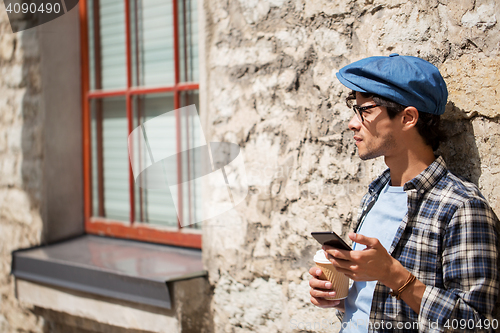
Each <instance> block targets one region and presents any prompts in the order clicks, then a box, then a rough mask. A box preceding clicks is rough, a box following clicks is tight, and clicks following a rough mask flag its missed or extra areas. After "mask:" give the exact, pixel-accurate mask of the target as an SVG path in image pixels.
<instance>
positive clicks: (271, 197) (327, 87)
mask: <svg viewBox="0 0 500 333" xmlns="http://www.w3.org/2000/svg"><path fill="white" fill-rule="evenodd" d="M203 9H204V24H205V29H206V32H205V46H204V50H205V53H206V54H205V57H204V62H205V64H204V69H205V71H206V82H202V84H204V85H205V86H206V98H205V99H204V100H203V101H202V103H206V105H205V107H206V110H207V111H206V128H207V129H208V136H209V137H210V138H211V140H212V141H229V142H234V143H237V144H239V145H240V146H241V147H243V150H244V154H245V163H246V171H247V175H248V177H249V182H250V185H251V186H250V194H249V195H248V197H247V199H246V202H244V203H242V204H241V205H239V206H238V207H237V209H235V210H233V211H231V212H229V213H227V214H225V215H224V216H222V217H220V218H218V219H216V220H215V221H209V222H207V223H205V225H204V234H203V242H204V243H203V254H204V260H205V265H206V267H207V269H208V270H209V272H210V282H211V284H212V285H213V286H214V288H215V289H214V298H213V301H212V308H213V311H214V323H215V328H216V332H298V331H300V329H305V331H315V332H323V331H325V332H326V331H329V332H332V331H335V330H333V329H332V328H331V327H329V326H328V322H329V321H334V320H335V318H334V317H335V316H334V314H333V311H332V310H323V309H318V308H315V307H314V306H312V305H311V304H310V302H309V288H308V280H309V278H310V276H309V275H308V273H307V271H308V269H309V267H310V266H311V265H312V260H311V259H312V256H313V253H314V252H315V251H316V250H317V249H318V245H317V244H316V242H315V241H314V240H313V239H312V238H311V237H310V232H311V231H317V230H335V231H337V232H341V233H343V234H345V233H346V232H347V231H348V229H349V226H350V224H351V223H352V221H353V219H354V218H355V216H356V213H357V209H358V205H359V201H360V198H361V196H362V195H363V194H364V192H365V190H366V185H367V184H369V182H370V181H371V180H373V179H374V178H375V177H376V175H377V174H378V173H379V172H380V171H381V170H383V169H385V165H384V163H383V161H382V160H381V159H378V160H374V161H367V162H362V161H360V159H359V158H358V157H357V153H356V149H355V145H354V144H353V140H352V134H351V133H349V132H350V131H349V130H348V129H347V123H348V121H349V119H350V118H351V116H352V111H351V110H349V109H347V107H346V106H345V104H344V102H343V99H344V97H345V95H346V92H347V90H346V89H345V88H344V87H343V86H342V85H341V84H340V83H339V82H338V81H337V80H336V79H335V78H334V74H335V72H336V71H337V70H338V69H339V68H341V67H342V66H344V65H347V64H349V63H351V62H353V61H355V60H358V59H361V58H364V57H367V56H372V55H389V54H390V53H393V52H396V53H400V54H402V55H414V56H420V57H422V58H424V59H427V60H429V61H430V62H432V63H434V64H435V65H436V66H438V67H439V68H440V70H441V71H442V74H443V76H444V78H445V80H446V82H447V83H448V88H449V92H450V96H449V103H448V105H447V111H446V113H445V115H444V119H445V121H444V126H445V128H446V129H447V131H448V134H449V136H450V137H449V139H448V141H447V142H446V143H445V144H444V145H443V146H442V148H441V150H440V153H441V154H442V155H443V156H444V157H445V160H446V161H447V162H448V164H449V167H450V168H451V169H452V170H454V171H456V172H458V173H460V174H462V175H464V176H467V177H469V178H471V179H472V180H473V181H475V182H476V183H477V184H478V185H479V186H480V188H481V190H482V192H483V194H484V195H485V196H486V198H487V199H488V200H489V202H490V203H491V205H492V206H493V208H494V210H495V212H496V213H497V215H500V201H499V200H498V199H499V195H500V188H499V186H497V185H498V183H499V181H500V173H499V170H500V158H499V156H498V145H497V142H498V141H499V140H500V125H499V111H498V110H499V108H498V92H499V91H500V89H499V88H500V85H499V80H498V77H499V74H500V73H499V70H500V67H499V65H500V58H499V46H500V44H499V41H500V31H499V30H500V25H499V24H498V23H497V19H500V3H498V2H495V1H492V0H477V1H472V0H457V1H451V0H439V1H438V0H420V1H411V2H407V1H402V0H389V1H387V0H364V1H348V0H337V1H327V0H288V1H286V0H268V1H248V0H245V1H244V0H233V1H227V0H209V1H208V0H207V1H204V4H203ZM221 225H222V226H221ZM496 316H497V318H498V317H499V314H498V308H497V314H496ZM307 323H309V325H308V324H307ZM314 323H317V324H316V326H315V327H314Z"/></svg>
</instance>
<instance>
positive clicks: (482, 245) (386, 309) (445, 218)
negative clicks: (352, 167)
mask: <svg viewBox="0 0 500 333" xmlns="http://www.w3.org/2000/svg"><path fill="white" fill-rule="evenodd" d="M389 179H390V173H389V170H386V171H385V172H384V173H383V174H382V175H381V176H379V177H378V178H377V179H376V180H375V181H373V182H372V183H371V184H370V186H369V192H368V193H367V194H366V195H365V196H364V197H363V200H362V202H361V212H360V215H359V216H358V220H357V223H356V225H355V226H354V229H355V230H357V227H358V226H359V225H360V223H361V222H362V221H363V219H364V218H365V217H366V214H367V212H368V211H369V210H370V209H371V207H372V206H373V203H375V201H376V200H377V198H378V195H379V193H380V191H381V190H382V189H383V187H384V186H385V185H386V184H387V182H388V181H389ZM404 190H405V192H406V193H407V195H408V213H407V215H406V216H405V217H404V219H403V221H402V223H401V225H400V226H399V228H398V230H397V232H396V236H395V238H394V240H393V242H392V245H391V248H390V249H387V250H388V252H389V253H390V254H391V255H392V256H393V257H394V258H396V259H397V260H398V261H399V262H400V263H401V264H402V265H403V266H404V267H405V268H406V269H408V270H409V271H410V272H411V273H413V275H415V276H416V277H417V279H419V280H420V281H421V282H422V283H424V284H425V285H426V288H425V292H424V295H423V298H422V303H421V305H420V313H419V314H417V313H416V312H414V311H413V310H412V309H411V308H410V307H409V306H408V305H407V304H406V303H405V302H404V301H402V300H399V301H398V300H397V299H396V298H393V297H391V296H390V295H389V292H390V291H391V290H390V289H389V288H387V287H386V286H384V285H382V284H381V283H380V282H378V283H377V285H376V287H375V291H374V294H373V301H372V306H371V312H370V323H371V324H372V325H371V326H369V330H368V331H369V332H374V331H377V332H394V331H396V330H397V329H396V330H395V328H398V327H402V326H401V325H402V324H398V323H409V324H406V326H404V327H405V328H404V329H402V330H399V331H404V332H417V331H418V332H443V331H444V332H446V331H453V332H456V331H460V325H461V323H463V322H464V321H462V322H460V320H463V319H465V320H467V321H468V323H469V324H472V322H471V321H470V322H469V320H470V319H472V320H474V322H475V323H476V324H475V325H474V327H473V329H470V331H475V332H476V331H481V329H480V328H481V327H480V326H482V327H483V328H484V327H485V324H486V323H488V322H485V320H486V319H489V320H491V319H492V318H491V313H492V311H493V308H494V306H495V302H496V299H497V296H498V292H499V275H498V274H499V273H498V266H497V265H498V251H499V247H498V230H497V228H498V219H497V217H496V216H495V213H494V212H493V211H492V209H491V208H490V206H489V205H488V203H487V202H486V200H485V198H484V197H483V196H482V195H481V193H480V192H479V190H478V188H477V187H476V186H475V185H474V184H472V183H470V182H467V181H464V180H462V179H460V178H458V177H457V176H455V175H453V174H452V173H450V172H449V171H448V170H447V168H446V164H445V162H444V160H443V159H442V158H441V157H438V158H437V159H436V160H435V161H434V162H433V163H432V164H431V165H430V166H429V167H428V168H427V169H425V170H424V171H423V172H422V173H421V174H419V175H418V176H417V177H415V178H413V179H412V180H411V181H409V182H408V183H406V184H405V185H404ZM389 322H391V323H392V324H388V323H389ZM377 323H378V324H377ZM417 323H418V324H417ZM490 323H491V321H490ZM382 324H385V325H382ZM389 325H390V326H391V329H388V326H389ZM398 325H399V326H398ZM409 325H411V328H412V329H408V328H409V327H410V326H409ZM445 326H447V327H448V328H449V329H448V328H447V327H445ZM417 327H418V329H417ZM468 327H469V328H471V327H472V325H469V326H468ZM453 328H455V329H453ZM467 330H468V329H465V331H467Z"/></svg>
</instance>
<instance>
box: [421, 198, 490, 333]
mask: <svg viewBox="0 0 500 333" xmlns="http://www.w3.org/2000/svg"><path fill="white" fill-rule="evenodd" d="M497 223H498V219H497V218H496V216H495V214H494V213H493V211H492V210H491V208H490V207H489V206H488V204H487V203H485V202H484V201H482V200H481V199H471V200H469V201H466V202H464V203H463V204H462V205H461V206H459V208H458V209H457V210H456V211H455V213H454V214H453V217H452V218H451V220H450V223H449V224H448V227H447V229H446V231H445V234H444V239H443V256H442V264H443V283H442V284H443V286H444V288H439V287H436V286H427V287H426V289H425V292H424V296H423V299H422V303H421V306H420V313H419V322H420V323H421V324H424V325H422V326H421V331H422V332H444V331H447V330H448V329H447V328H446V326H449V327H450V329H451V328H452V324H453V323H454V322H455V324H456V323H459V322H460V320H464V319H465V320H466V321H469V320H470V319H472V320H474V322H475V323H480V324H481V323H483V324H484V320H485V319H491V313H492V311H493V308H494V305H495V301H496V298H497V296H498V290H499V277H498V266H497V265H498V261H497V260H498V230H497ZM462 322H464V321H462ZM447 324H448V325H447ZM455 328H456V327H455ZM453 331H454V332H455V331H457V330H456V329H455V330H453ZM471 331H475V332H477V331H480V329H479V327H477V326H476V327H474V329H473V330H471Z"/></svg>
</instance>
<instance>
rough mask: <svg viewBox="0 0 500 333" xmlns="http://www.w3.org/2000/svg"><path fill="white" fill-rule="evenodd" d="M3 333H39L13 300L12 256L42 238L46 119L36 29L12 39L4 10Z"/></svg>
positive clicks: (0, 144)
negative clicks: (42, 99) (44, 127)
mask: <svg viewBox="0 0 500 333" xmlns="http://www.w3.org/2000/svg"><path fill="white" fill-rule="evenodd" d="M0 8H2V9H1V10H0V262H1V265H0V294H1V296H2V297H1V300H0V332H41V331H42V326H43V321H42V320H40V317H38V316H36V315H34V314H33V313H32V312H31V310H32V309H30V308H27V307H24V306H22V305H21V304H20V303H19V301H18V300H17V299H16V296H15V288H14V277H13V276H11V275H10V265H11V252H12V251H13V250H17V249H19V248H26V247H30V246H34V245H37V244H39V243H40V242H41V238H42V218H41V200H42V199H41V193H42V188H41V187H42V179H41V178H42V176H41V174H42V168H43V153H42V150H43V149H42V146H43V136H42V131H43V128H42V123H43V113H42V112H41V108H40V98H41V77H40V66H39V65H40V54H39V45H38V35H37V29H30V30H27V31H24V32H19V33H16V34H13V33H12V30H11V27H10V25H9V21H8V17H7V13H6V11H5V10H3V8H4V5H3V3H2V4H0Z"/></svg>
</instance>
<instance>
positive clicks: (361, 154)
mask: <svg viewBox="0 0 500 333" xmlns="http://www.w3.org/2000/svg"><path fill="white" fill-rule="evenodd" d="M358 155H359V158H360V159H361V160H363V161H366V160H371V159H374V158H377V157H380V156H381V155H382V154H377V153H373V152H360V151H358Z"/></svg>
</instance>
